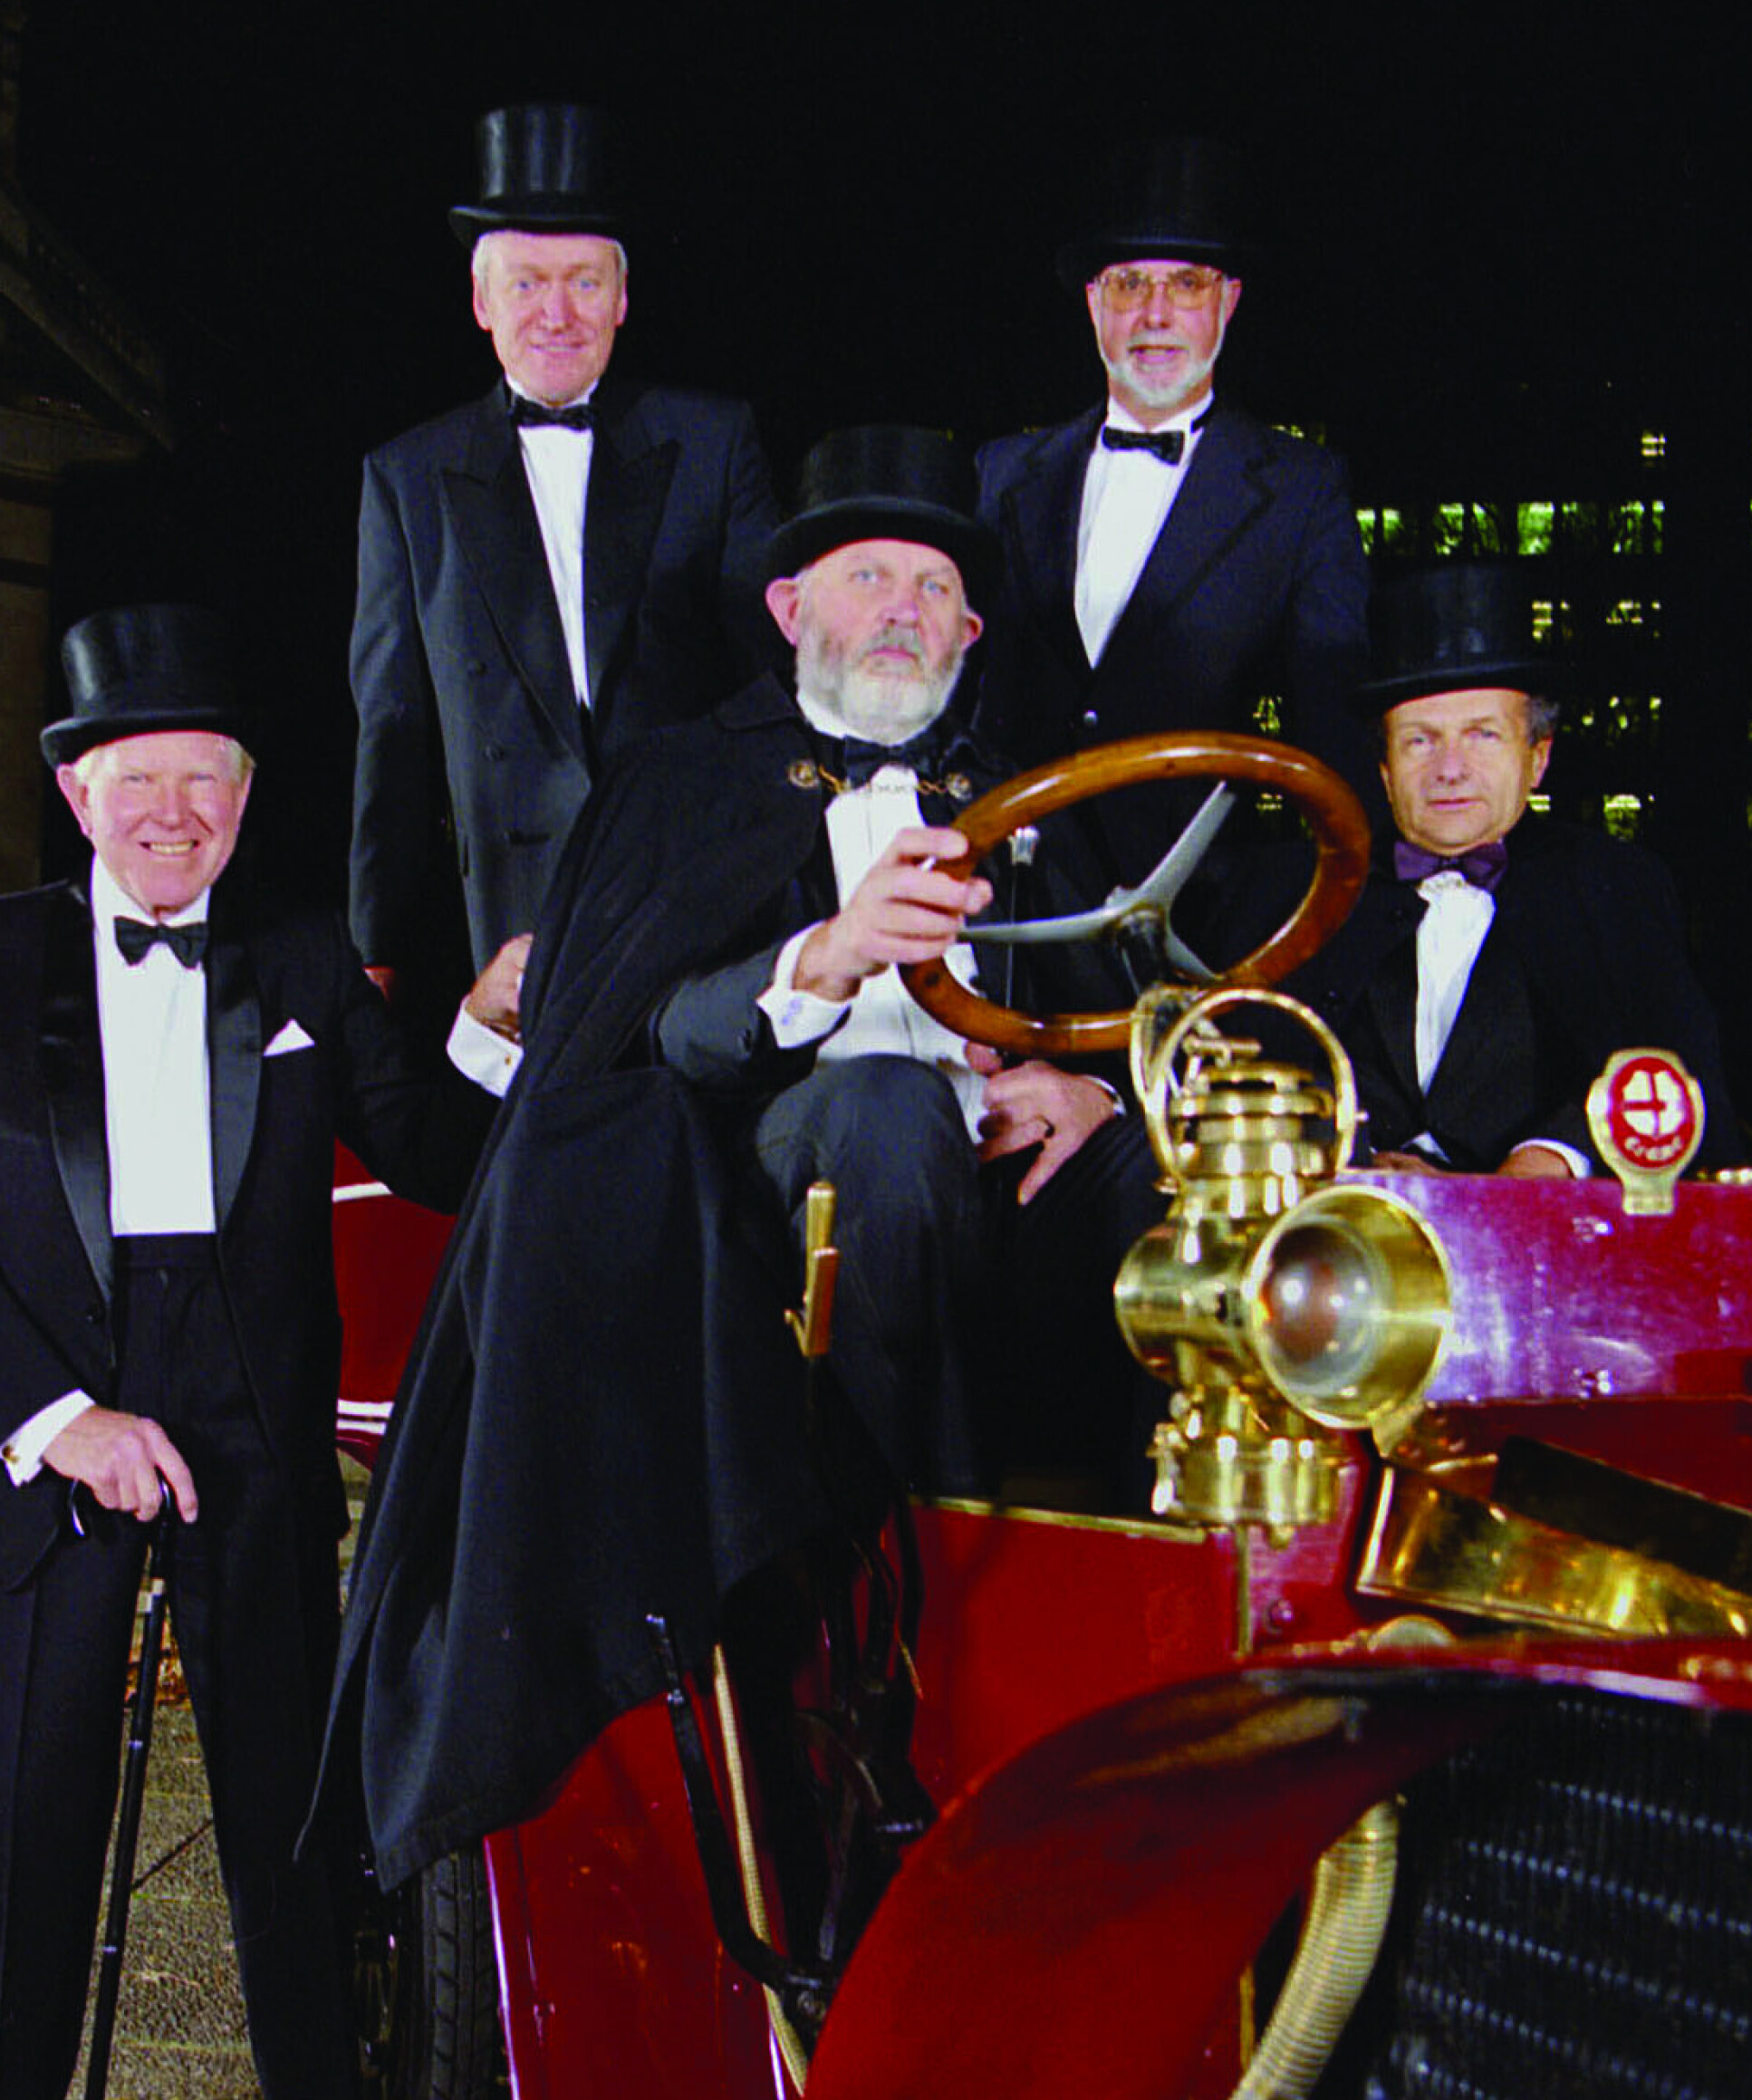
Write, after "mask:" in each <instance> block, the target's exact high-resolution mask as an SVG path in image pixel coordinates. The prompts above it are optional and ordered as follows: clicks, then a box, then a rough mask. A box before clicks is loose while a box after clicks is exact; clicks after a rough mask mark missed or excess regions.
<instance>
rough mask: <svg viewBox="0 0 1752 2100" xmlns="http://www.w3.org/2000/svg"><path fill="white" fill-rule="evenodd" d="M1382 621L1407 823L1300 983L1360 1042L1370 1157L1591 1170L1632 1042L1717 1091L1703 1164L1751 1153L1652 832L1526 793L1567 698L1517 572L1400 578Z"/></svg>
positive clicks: (1388, 727) (1369, 697)
mask: <svg viewBox="0 0 1752 2100" xmlns="http://www.w3.org/2000/svg"><path fill="white" fill-rule="evenodd" d="M1373 620H1374V623H1375V630H1376V636H1375V654H1374V664H1373V668H1372V675H1371V677H1370V679H1368V681H1367V682H1366V684H1365V685H1364V686H1363V687H1362V689H1361V691H1360V693H1359V697H1358V706H1359V708H1360V709H1365V710H1367V712H1368V713H1369V714H1370V715H1372V717H1373V718H1375V719H1376V720H1377V721H1378V722H1379V725H1380V735H1381V779H1382V782H1383V784H1384V785H1385V787H1386V791H1387V796H1388V800H1389V802H1390V804H1391V808H1392V814H1393V818H1394V823H1395V826H1396V829H1397V836H1396V837H1394V836H1391V835H1389V836H1387V837H1385V838H1383V839H1382V840H1381V842H1380V844H1379V849H1378V852H1377V856H1376V862H1375V865H1374V867H1373V869H1372V872H1371V873H1370V877H1369V880H1368V882H1367V885H1366V887H1365V888H1364V891H1363V893H1362V898H1361V899H1360V901H1358V904H1357V906H1356V909H1355V910H1354V911H1353V914H1352V916H1351V918H1350V919H1349V920H1347V921H1346V923H1345V924H1344V925H1343V927H1342V928H1341V929H1340V930H1339V932H1338V933H1337V934H1336V935H1335V936H1334V938H1333V940H1332V941H1331V942H1330V943H1329V944H1328V945H1327V947H1326V948H1325V949H1324V950H1323V951H1322V952H1321V953H1320V954H1319V955H1318V956H1316V957H1315V958H1314V959H1313V961H1311V962H1310V963H1308V964H1306V965H1305V966H1304V968H1303V969H1302V970H1301V971H1299V972H1298V973H1296V975H1295V977H1293V978H1291V979H1290V980H1289V982H1288V985H1287V986H1286V987H1285V988H1286V989H1288V990H1291V991H1294V992H1295V993H1297V994H1298V995H1299V996H1300V997H1303V998H1304V999H1307V1000H1308V1001H1309V1002H1310V1003H1311V1004H1312V1005H1314V1007H1317V1008H1318V1009H1319V1010H1320V1011H1321V1012H1322V1013H1324V1015H1325V1016H1326V1018H1327V1019H1328V1020H1330V1021H1331V1022H1332V1024H1333V1027H1334V1028H1335V1029H1336V1030H1337V1032H1338V1035H1339V1036H1340V1038H1341V1040H1342V1041H1343V1044H1344V1047H1345V1048H1346V1050H1347V1051H1348V1052H1349V1053H1350V1055H1351V1058H1352V1060H1353V1064H1355V1067H1356V1074H1357V1085H1358V1091H1359V1094H1360V1097H1361V1101H1362V1107H1363V1108H1364V1109H1365V1110H1366V1111H1367V1112H1368V1116H1369V1122H1368V1136H1369V1139H1370V1142H1371V1143H1372V1145H1373V1147H1374V1149H1375V1153H1376V1163H1377V1164H1381V1165H1390V1166H1397V1167H1400V1168H1402V1169H1403V1168H1410V1169H1431V1168H1433V1169H1437V1170H1439V1169H1443V1168H1447V1169H1452V1170H1460V1171H1466V1172H1471V1173H1505V1174H1522V1175H1526V1174H1554V1175H1562V1174H1572V1173H1587V1172H1589V1171H1592V1170H1593V1169H1594V1168H1595V1166H1597V1164H1598V1162H1597V1160H1596V1157H1595V1154H1594V1151H1593V1144H1592V1141H1591V1139H1590V1137H1589V1133H1588V1126H1587V1115H1586V1106H1585V1104H1586V1100H1587V1093H1588V1089H1589V1087H1590V1085H1591V1084H1592V1083H1593V1080H1594V1078H1595V1077H1596V1076H1597V1074H1599V1072H1600V1070H1601V1068H1602V1067H1603V1065H1604V1064H1605V1063H1606V1060H1607V1059H1608V1057H1609V1056H1610V1055H1612V1052H1613V1051H1615V1050H1622V1049H1629V1048H1633V1047H1637V1046H1640V1045H1649V1046H1651V1047H1657V1048H1662V1049H1667V1050H1671V1051H1675V1052H1677V1053H1678V1055H1680V1057H1681V1058H1682V1059H1683V1060H1684V1062H1685V1064H1687V1065H1688V1066H1689V1068H1690V1070H1691V1072H1692V1074H1694V1076H1695V1077H1696V1078H1697V1080H1698V1081H1699V1084H1700V1085H1701V1086H1702V1088H1703V1093H1704V1100H1705V1106H1706V1113H1707V1121H1706V1124H1705V1131H1704V1138H1703V1144H1702V1149H1701V1151H1700V1152H1699V1160H1698V1164H1699V1166H1700V1167H1705V1168H1708V1167H1718V1166H1724V1165H1728V1164H1731V1163H1732V1162H1734V1161H1737V1160H1738V1159H1739V1158H1740V1157H1741V1156H1742V1145H1741V1138H1740V1132H1739V1126H1738V1120H1737V1118H1736V1115H1735V1113H1734V1106H1733V1103H1732V1101H1731V1100H1730V1098H1729V1095H1728V1084H1727V1080H1726V1076H1725V1074H1724V1071H1723V1065H1722V1057H1721V1045H1720V1041H1719V1036H1718V1028H1717V1025H1716V1018H1715V1015H1714V1013H1713V1012H1712V1011H1711V1009H1710V1006H1709V999H1708V997H1706V995H1705V993H1704V991H1703V988H1702V987H1701V986H1700V985H1699V982H1698V980H1697V978H1696V976H1695V974H1694V973H1693V971H1692V969H1691V967H1690V965H1689V962H1688V961H1687V959H1686V955H1685V936H1684V921H1683V918H1682V915H1681V913H1680V905H1679V900H1678V896H1677V894H1676V892H1675V891H1674V887H1673V882H1672V879H1671V877H1670V875H1669V873H1668V872H1667V870H1666V869H1665V867H1663V866H1662V864H1661V862H1659V861H1658V860H1656V859H1655V858H1654V856H1653V855H1652V854H1651V853H1646V852H1644V851H1642V850H1641V849H1640V848H1638V847H1635V846H1632V845H1630V844H1627V843H1622V842H1621V841H1618V840H1614V839H1610V838H1607V837H1605V836H1604V835H1603V834H1601V833H1595V832H1591V831H1586V830H1584V829H1581V828H1579V827H1577V826H1574V825H1571V824H1564V823H1561V822H1560V821H1559V820H1557V819H1555V818H1553V817H1549V816H1539V815H1536V814H1532V813H1531V812H1529V810H1528V808H1527V802H1528V797H1529V796H1530V795H1531V794H1532V793H1533V791H1534V789H1535V787H1536V786H1537V785H1538V784H1539V782H1540V781H1541V779H1542V778H1543V777H1544V775H1545V766H1546V764H1547V762H1548V760H1549V758H1550V756H1551V747H1552V737H1553V734H1554V732H1555V727H1556V723H1557V709H1556V707H1555V704H1554V703H1553V702H1552V700H1551V699H1550V698H1549V697H1548V696H1547V687H1548V684H1549V682H1550V680H1551V678H1552V675H1553V671H1554V666H1553V664H1552V662H1551V660H1550V659H1549V658H1548V657H1542V656H1541V654H1540V652H1539V651H1537V650H1535V647H1534V644H1533V641H1532V637H1531V625H1530V621H1531V612H1530V608H1529V606H1528V602H1527V599H1526V584H1525V583H1524V582H1523V581H1522V580H1521V578H1520V577H1519V576H1518V575H1517V574H1516V572H1515V571H1514V570H1513V569H1512V568H1510V567H1508V566H1499V565H1496V564H1488V563H1448V564H1441V565H1439V566H1438V567H1435V568H1431V569H1429V570H1424V571H1420V572H1416V573H1412V574H1410V575H1409V576H1406V577H1403V578H1401V579H1399V580H1398V581H1396V582H1395V583H1391V584H1390V585H1388V586H1387V587H1386V588H1385V589H1384V590H1383V591H1382V592H1381V593H1380V594H1379V595H1378V597H1377V600H1376V603H1375V608H1374V612H1373ZM1270 916H1271V913H1270V910H1266V912H1265V914H1264V917H1265V918H1269V917H1270Z"/></svg>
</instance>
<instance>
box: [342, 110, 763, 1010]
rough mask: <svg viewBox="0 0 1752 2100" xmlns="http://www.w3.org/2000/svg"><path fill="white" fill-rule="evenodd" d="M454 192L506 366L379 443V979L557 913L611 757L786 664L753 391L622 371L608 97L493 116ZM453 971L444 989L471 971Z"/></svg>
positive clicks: (622, 268)
mask: <svg viewBox="0 0 1752 2100" xmlns="http://www.w3.org/2000/svg"><path fill="white" fill-rule="evenodd" d="M478 145H479V153H480V199H479V202H478V203H476V204H472V205H462V206H458V207H457V208H456V209H455V210H454V211H453V212H452V213H451V214H450V224H451V226H452V229H453V230H454V232H455V233H456V234H457V237H458V238H459V239H460V240H461V241H462V242H463V243H464V245H465V246H467V247H468V248H469V249H470V253H471V259H472V268H473V273H474V310H475V318H476V320H477V323H479V325H480V326H481V328H482V329H483V330H485V331H486V332H487V333H488V334H489V335H490V336H491V338H492V342H493V349H494V352H495V354H496V357H497V359H498V361H499V364H500V366H501V368H502V377H501V378H500V379H499V381H496V383H495V385H494V386H493V388H492V389H491V390H490V391H489V392H488V393H487V394H486V397H485V398H484V399H482V400H477V401H474V402H471V403H469V404H468V405H467V406H466V407H463V408H460V409H455V410H453V411H452V412H451V413H449V414H448V415H445V416H440V417H439V418H438V419H437V420H436V421H433V422H429V423H426V424H423V425H422V426H420V428H419V429H415V430H411V431H409V432H408V433H407V434H406V435H405V436H403V437H400V438H397V439H396V440H395V441H394V442H393V443H392V444H390V445H387V446H385V447H384V448H382V449H381V450H380V451H379V452H376V453H373V454H372V455H371V458H368V459H367V461H366V463H365V477H364V495H363V500H362V503H361V510H360V526H359V598H358V605H357V610H356V613H355V617H354V622H353V635H352V684H353V695H354V699H355V701H356V703H357V707H358V710H359V748H358V760H357V767H356V774H355V785H354V809H353V839H352V869H351V913H352V926H353V933H354V938H355V939H357V941H358V942H359V946H360V949H361V953H362V954H363V955H364V957H365V959H366V962H367V964H368V966H370V967H371V968H372V971H373V974H374V975H377V974H380V973H392V972H396V971H401V972H404V973H407V974H409V975H412V974H415V973H417V972H418V971H419V970H422V969H424V970H428V971H429V969H430V968H433V967H437V966H434V965H433V963H432V960H431V944H432V943H433V941H434V940H435V939H437V938H438V936H439V934H441V933H442V932H445V931H448V921H449V920H451V919H454V918H455V916H456V914H455V912H454V910H450V909H449V907H450V906H451V905H452V904H453V903H454V901H455V900H456V899H457V885H458V881H460V894H461V900H462V901H463V903H464V904H465V905H466V908H467V928H468V939H469V941H470V944H471V946H472V949H473V952H474V956H475V962H476V967H477V968H480V967H482V966H483V965H484V964H485V962H486V958H488V957H490V956H491V955H493V954H494V953H495V952H496V950H497V949H498V948H499V947H500V945H501V944H502V943H503V942H504V941H505V940H506V939H509V938H511V937H512V936H513V935H515V934H520V933H526V932H528V931H529V930H530V929H531V928H532V927H533V926H534V923H535V918H536V914H537V912H538V910H540V907H541V901H542V899H543V896H544V893H545V891H546V889H547V884H548V881H549V878H550V877H551V876H552V874H553V872H554V865H555V863H556V862H557V861H558V859H559V856H560V852H561V849H562V848H563V845H564V843H565V841H566V837H567V834H568V833H570V831H571V828H572V824H573V819H574V818H575V817H576V815H577V814H578V811H579V808H580V807H581V805H582V803H583V801H584V798H585V796H586V795H587V794H588V793H589V791H590V786H591V783H592V779H593V778H594V777H595V775H596V774H597V773H598V771H599V770H600V768H601V766H602V763H603V762H604V760H605V759H607V758H608V757H610V756H612V754H613V753H614V752H616V751H617V750H619V749H621V748H622V747H624V746H625V745H627V744H628V743H630V742H631V741H632V740H633V739H635V738H636V737H641V736H643V735H645V734H647V733H648V732H649V731H650V730H651V729H653V728H656V727H659V726H660V725H662V724H663V723H665V722H670V721H674V720H677V719H679V718H680V717H682V716H684V715H688V714H691V713H695V712H697V711H698V710H699V709H700V708H705V707H708V706H710V705H711V704H712V702H713V701H714V700H717V699H719V698H723V697H724V696H725V695H726V694H727V693H729V692H732V691H734V690H735V689H736V687H737V686H738V685H740V684H742V683H743V682H744V680H745V679H747V678H749V677H751V676H752V675H753V673H754V672H755V670H756V669H758V668H759V664H760V662H761V661H763V660H764V655H763V651H764V650H765V628H764V623H763V621H762V616H761V612H760V607H759V602H758V594H759V586H760V581H761V579H760V575H759V562H760V555H761V549H762V547H763V545H764V544H765V535H766V533H767V532H768V530H769V529H770V528H771V526H772V525H773V524H774V522H775V509H774V506H773V498H772V492H771V485H770V479H769V476H768V472H767V468H766V464H765V458H764V457H763V455H762V453H761V449H760V446H759V443H758V441H757V439H756V434H755V426H754V419H753V417H752V415H751V413H750V411H749V409H747V407H746V404H744V403H741V402H737V401H730V400H720V399H717V398H715V397H713V396H710V395H707V394H703V393H695V392H683V391H679V390H675V389H671V388H664V387H654V386H647V385H644V384H642V383H640V382H637V381H632V380H623V379H622V377H621V374H620V373H619V371H616V372H614V373H611V372H610V371H609V365H610V361H611V356H612V353H613V351H614V348H615V342H616V337H617V334H618V332H619V330H620V328H621V323H623V322H624V321H625V319H626V314H627V303H628V296H629V294H628V282H627V254H626V249H625V247H624V246H623V245H622V236H623V235H624V233H625V231H626V221H627V212H626V208H625V200H624V197H623V193H622V190H621V184H620V181H619V178H618V171H617V169H616V167H615V165H614V163H613V160H612V158H611V146H612V141H611V137H610V135H609V132H608V128H607V122H606V119H605V117H604V115H603V113H602V111H597V110H592V109H586V108H581V107H576V106H573V105H568V104H538V105H532V106H525V107H520V108H513V109H505V110H496V111H493V112H492V113H491V114H490V115H488V116H486V118H484V119H483V120H482V121H481V124H480V126H479V132H478ZM447 991H448V987H447Z"/></svg>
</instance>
